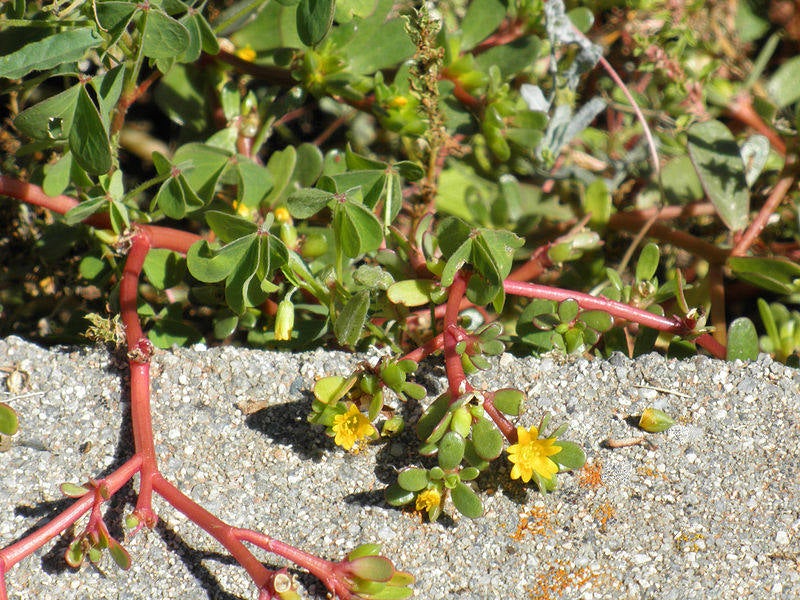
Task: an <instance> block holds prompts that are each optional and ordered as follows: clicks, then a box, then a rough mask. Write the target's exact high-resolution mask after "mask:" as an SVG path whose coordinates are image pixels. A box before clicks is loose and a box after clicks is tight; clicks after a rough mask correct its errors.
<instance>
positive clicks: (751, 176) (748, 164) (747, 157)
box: [741, 134, 770, 187]
mask: <svg viewBox="0 0 800 600" xmlns="http://www.w3.org/2000/svg"><path fill="white" fill-rule="evenodd" d="M769 150H770V146H769V140H768V139H767V137H766V136H763V135H760V134H755V135H751V136H750V137H749V138H747V139H746V140H745V141H744V143H743V144H742V149H741V154H742V160H743V161H744V165H745V170H746V178H747V185H748V187H752V186H753V184H754V183H755V182H756V180H757V179H758V176H759V175H760V174H761V171H763V170H764V167H765V166H766V164H767V158H768V157H769Z"/></svg>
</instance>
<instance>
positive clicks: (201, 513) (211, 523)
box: [152, 473, 271, 589]
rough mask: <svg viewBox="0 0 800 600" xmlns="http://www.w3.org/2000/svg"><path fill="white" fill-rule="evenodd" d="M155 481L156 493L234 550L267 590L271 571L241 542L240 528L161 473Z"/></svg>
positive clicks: (234, 554)
mask: <svg viewBox="0 0 800 600" xmlns="http://www.w3.org/2000/svg"><path fill="white" fill-rule="evenodd" d="M152 482H153V489H154V490H155V492H156V493H158V494H159V495H160V496H161V497H162V498H164V500H166V501H167V502H169V503H170V504H171V505H172V506H174V507H175V508H176V509H177V510H179V511H181V512H182V513H183V514H184V515H186V516H187V517H189V519H191V520H192V521H193V522H194V523H196V524H197V525H199V526H200V527H202V528H203V529H204V530H205V531H206V532H207V533H208V534H209V535H211V536H212V537H213V538H214V539H216V540H217V541H218V542H219V543H220V544H222V545H223V546H224V547H225V549H226V550H227V551H228V552H230V553H231V556H233V558H234V559H236V562H238V563H239V564H240V565H242V567H244V569H245V570H246V571H247V573H248V575H250V578H251V579H252V580H253V582H254V583H255V584H256V586H258V588H259V589H263V588H264V587H265V586H266V585H267V584H268V583H269V581H270V575H271V571H270V570H269V569H267V568H266V567H265V566H264V565H262V564H261V563H260V562H259V561H258V559H257V558H256V557H255V556H253V553H252V552H250V550H248V549H247V548H246V547H245V546H244V545H243V544H242V543H241V541H239V539H238V537H237V535H236V532H237V531H239V530H237V529H235V528H234V527H231V526H230V525H228V524H227V523H225V522H224V521H223V520H222V519H220V518H218V517H216V516H215V515H213V514H211V513H210V512H208V511H207V510H206V509H205V508H203V507H202V506H200V505H199V504H198V503H197V502H195V501H194V500H192V499H191V498H189V496H187V495H186V494H184V493H183V492H181V491H180V490H179V489H178V488H176V487H175V486H174V485H172V484H171V483H170V482H169V481H167V480H166V479H164V477H163V476H162V475H161V474H160V473H155V474H154V475H153V477H152Z"/></svg>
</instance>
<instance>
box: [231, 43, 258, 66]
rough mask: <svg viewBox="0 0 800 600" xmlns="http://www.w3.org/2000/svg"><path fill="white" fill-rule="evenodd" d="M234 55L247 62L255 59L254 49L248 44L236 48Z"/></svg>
mask: <svg viewBox="0 0 800 600" xmlns="http://www.w3.org/2000/svg"><path fill="white" fill-rule="evenodd" d="M236 56H238V57H239V58H241V59H242V60H246V61H247V62H253V61H254V60H255V59H256V51H255V50H253V48H252V47H251V46H250V44H247V45H246V46H245V47H244V48H239V49H238V50H236Z"/></svg>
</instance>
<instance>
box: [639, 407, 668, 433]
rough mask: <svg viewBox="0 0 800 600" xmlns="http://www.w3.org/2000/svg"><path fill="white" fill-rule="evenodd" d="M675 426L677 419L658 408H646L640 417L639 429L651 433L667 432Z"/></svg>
mask: <svg viewBox="0 0 800 600" xmlns="http://www.w3.org/2000/svg"><path fill="white" fill-rule="evenodd" d="M674 424H675V419H673V418H672V417H670V416H669V415H668V414H667V413H665V412H664V411H663V410H658V409H657V408H646V409H645V410H644V411H642V416H641V417H639V427H640V428H641V429H644V430H645V431H647V432H649V433H660V432H662V431H666V430H667V429H669V428H670V427H672V426H673V425H674Z"/></svg>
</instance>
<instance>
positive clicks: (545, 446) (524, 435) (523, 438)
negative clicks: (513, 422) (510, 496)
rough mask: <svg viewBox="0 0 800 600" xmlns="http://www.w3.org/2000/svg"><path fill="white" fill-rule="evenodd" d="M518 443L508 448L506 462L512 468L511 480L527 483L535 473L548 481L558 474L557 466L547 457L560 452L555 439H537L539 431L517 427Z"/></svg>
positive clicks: (533, 428)
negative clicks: (507, 461) (508, 462)
mask: <svg viewBox="0 0 800 600" xmlns="http://www.w3.org/2000/svg"><path fill="white" fill-rule="evenodd" d="M517 439H518V442H517V443H516V444H513V445H511V446H509V447H508V460H510V461H511V462H512V463H513V464H514V466H513V467H512V469H511V479H522V481H524V482H525V483H528V482H529V481H530V480H531V477H533V474H534V473H537V474H538V475H539V476H541V477H542V478H543V479H545V480H547V481H550V480H551V479H552V478H553V476H554V475H555V474H556V473H558V465H557V464H556V463H555V462H554V461H553V460H551V459H550V458H549V457H550V456H553V455H554V454H558V453H559V452H561V448H560V447H559V446H556V445H554V444H555V441H556V440H555V438H545V439H539V430H538V429H537V428H536V427H531V428H530V429H528V430H526V429H525V428H524V427H517Z"/></svg>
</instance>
